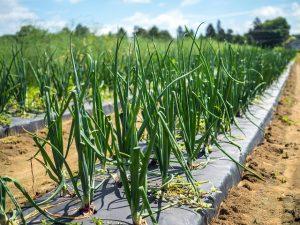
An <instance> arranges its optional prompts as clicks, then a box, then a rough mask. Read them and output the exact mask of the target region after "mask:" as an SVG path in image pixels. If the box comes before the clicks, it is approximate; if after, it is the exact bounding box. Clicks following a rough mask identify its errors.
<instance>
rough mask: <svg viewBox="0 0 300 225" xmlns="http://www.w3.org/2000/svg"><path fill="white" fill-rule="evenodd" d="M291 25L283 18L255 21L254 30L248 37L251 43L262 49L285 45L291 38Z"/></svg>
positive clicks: (251, 30)
mask: <svg viewBox="0 0 300 225" xmlns="http://www.w3.org/2000/svg"><path fill="white" fill-rule="evenodd" d="M289 30H290V25H289V24H288V22H287V21H286V19H285V18H283V17H277V18H275V19H272V20H266V21H265V22H263V23H262V22H260V20H259V19H256V20H255V21H254V28H253V29H250V31H249V33H248V35H249V37H250V38H251V41H252V42H253V43H255V44H257V45H259V46H262V47H274V46H278V45H281V44H282V43H284V42H285V41H286V40H287V39H288V37H289Z"/></svg>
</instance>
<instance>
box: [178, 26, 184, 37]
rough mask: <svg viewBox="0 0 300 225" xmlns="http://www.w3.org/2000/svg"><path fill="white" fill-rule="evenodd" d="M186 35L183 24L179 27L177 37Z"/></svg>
mask: <svg viewBox="0 0 300 225" xmlns="http://www.w3.org/2000/svg"><path fill="white" fill-rule="evenodd" d="M183 36H184V31H183V29H182V27H181V26H179V27H178V28H177V37H178V38H182V37H183Z"/></svg>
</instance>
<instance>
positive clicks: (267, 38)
mask: <svg viewBox="0 0 300 225" xmlns="http://www.w3.org/2000/svg"><path fill="white" fill-rule="evenodd" d="M252 26H253V27H252V28H250V29H249V31H248V32H247V33H245V34H244V35H239V34H234V33H233V30H232V29H228V30H227V31H225V30H224V29H223V28H222V26H221V21H220V20H218V22H217V26H216V28H214V26H213V24H209V25H208V26H207V28H206V34H205V36H206V37H210V38H213V39H216V40H218V41H228V42H231V43H238V44H243V43H245V44H250V45H258V46H261V47H271V48H272V47H275V46H280V45H283V44H284V43H285V42H286V41H287V40H288V38H289V37H290V34H289V31H290V25H289V24H288V22H287V21H286V19H285V18H283V17H277V18H275V19H273V20H266V21H264V22H262V21H261V20H260V19H259V18H255V19H254V21H253V25H252Z"/></svg>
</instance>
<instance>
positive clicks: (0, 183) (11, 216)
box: [0, 176, 61, 225]
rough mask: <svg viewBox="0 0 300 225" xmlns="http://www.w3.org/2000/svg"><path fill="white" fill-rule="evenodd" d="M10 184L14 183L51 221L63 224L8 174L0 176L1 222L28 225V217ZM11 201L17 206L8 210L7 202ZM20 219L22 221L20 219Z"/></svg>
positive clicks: (3, 223) (30, 202)
mask: <svg viewBox="0 0 300 225" xmlns="http://www.w3.org/2000/svg"><path fill="white" fill-rule="evenodd" d="M8 184H12V185H14V186H15V187H16V189H17V190H18V191H20V192H21V193H22V194H23V196H24V197H25V198H26V199H27V201H28V203H29V204H30V205H31V206H32V207H33V208H35V209H36V210H37V211H38V212H39V213H40V214H42V215H43V216H45V217H46V218H47V219H49V220H50V221H51V222H55V223H56V224H61V223H60V222H59V221H56V220H55V219H54V218H52V217H51V216H50V215H48V213H46V212H45V211H44V210H43V209H42V208H41V207H40V206H39V205H38V204H37V203H36V202H35V201H34V200H33V199H32V198H31V197H30V195H29V194H28V193H27V191H26V190H25V189H24V187H23V186H22V185H21V184H20V183H19V182H18V181H17V180H16V179H13V178H10V177H7V176H3V177H0V224H1V225H7V224H19V222H22V224H24V225H26V224H27V223H26V217H27V216H25V215H24V214H23V211H22V208H21V206H20V204H19V203H18V201H17V199H16V198H15V197H14V194H13V192H12V191H11V190H10V187H9V186H8ZM8 201H11V203H12V205H13V206H14V207H15V209H13V210H12V211H8V210H7V203H8ZM19 220H20V221H19Z"/></svg>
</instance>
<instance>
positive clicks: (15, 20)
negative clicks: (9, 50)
mask: <svg viewBox="0 0 300 225" xmlns="http://www.w3.org/2000/svg"><path fill="white" fill-rule="evenodd" d="M37 18H38V16H37V15H36V14H35V13H34V12H32V11H31V10H29V9H28V8H26V7H24V6H22V5H21V4H19V3H18V1H16V0H0V33H1V34H5V33H14V32H16V31H17V30H18V29H19V27H20V26H21V25H22V24H24V23H26V22H27V23H28V22H31V21H33V20H35V19H37Z"/></svg>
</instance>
